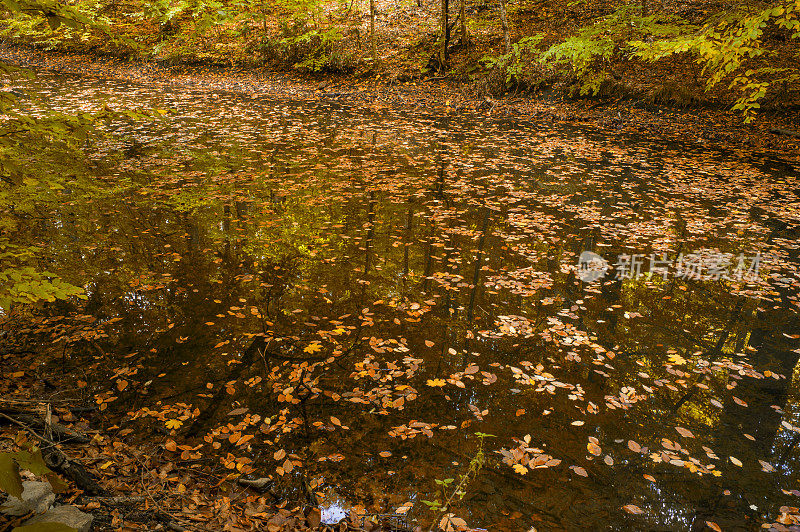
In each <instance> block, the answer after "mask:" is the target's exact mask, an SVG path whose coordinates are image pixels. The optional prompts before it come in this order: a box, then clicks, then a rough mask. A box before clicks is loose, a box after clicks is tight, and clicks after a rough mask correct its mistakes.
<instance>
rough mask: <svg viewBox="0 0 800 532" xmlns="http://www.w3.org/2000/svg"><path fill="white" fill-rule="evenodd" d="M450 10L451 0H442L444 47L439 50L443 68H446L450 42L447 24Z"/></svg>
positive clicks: (440, 63) (440, 64) (440, 62)
mask: <svg viewBox="0 0 800 532" xmlns="http://www.w3.org/2000/svg"><path fill="white" fill-rule="evenodd" d="M449 10H450V2H449V0H442V49H441V51H440V52H439V66H440V68H441V69H442V70H444V69H445V68H446V65H447V46H448V45H449V44H450V28H448V26H447V15H448V11H449Z"/></svg>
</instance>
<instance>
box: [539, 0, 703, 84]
mask: <svg viewBox="0 0 800 532" xmlns="http://www.w3.org/2000/svg"><path fill="white" fill-rule="evenodd" d="M693 28H694V27H693V26H691V25H690V24H688V23H686V22H685V21H684V20H682V19H681V18H680V17H676V16H668V15H662V14H658V15H650V16H642V15H641V6H637V5H626V6H622V7H620V8H618V9H617V10H616V11H615V12H614V13H612V14H611V15H609V16H607V17H605V18H603V19H601V20H600V21H598V22H596V23H595V24H592V25H591V26H586V27H584V28H581V29H580V30H579V31H578V34H577V35H575V36H572V37H568V38H567V39H565V40H564V41H562V42H560V43H556V44H554V45H552V46H551V47H550V48H548V49H547V50H545V51H544V52H543V53H542V54H541V56H540V57H539V60H540V61H541V62H542V63H545V64H548V65H551V66H555V67H559V66H561V67H563V66H567V67H570V68H571V69H572V72H573V74H574V76H575V77H576V78H577V80H578V82H579V83H580V88H579V92H580V95H581V96H585V95H587V94H591V95H597V94H598V93H599V92H600V87H601V85H602V84H603V82H604V81H606V80H607V79H609V76H610V74H609V70H608V69H609V66H608V63H609V61H610V60H611V58H612V56H613V55H614V54H615V53H617V52H620V51H623V49H624V48H626V43H627V41H628V40H629V39H631V38H633V37H638V38H651V39H652V38H663V37H669V36H674V35H679V34H681V33H685V32H687V31H691V30H692V29H693Z"/></svg>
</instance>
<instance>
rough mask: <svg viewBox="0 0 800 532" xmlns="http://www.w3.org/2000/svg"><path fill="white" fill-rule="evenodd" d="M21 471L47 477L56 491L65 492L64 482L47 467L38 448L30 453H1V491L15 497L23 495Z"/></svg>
mask: <svg viewBox="0 0 800 532" xmlns="http://www.w3.org/2000/svg"><path fill="white" fill-rule="evenodd" d="M20 469H24V470H27V471H30V472H31V473H33V474H34V475H39V476H45V477H47V478H48V480H50V482H51V484H52V485H53V490H54V491H57V492H58V491H63V487H64V485H63V482H61V480H60V479H58V477H56V476H55V473H53V471H51V470H50V468H49V467H47V465H46V464H45V463H44V458H43V457H42V451H41V450H40V449H38V448H36V447H33V448H31V449H30V450H29V451H17V452H14V453H8V452H3V453H0V490H2V491H5V492H6V493H8V494H9V495H11V496H13V497H20V496H21V495H22V478H21V477H20V474H19V472H20Z"/></svg>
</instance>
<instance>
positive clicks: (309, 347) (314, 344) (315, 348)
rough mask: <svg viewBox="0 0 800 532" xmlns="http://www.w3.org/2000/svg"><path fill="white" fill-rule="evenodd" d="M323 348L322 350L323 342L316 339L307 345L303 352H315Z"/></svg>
mask: <svg viewBox="0 0 800 532" xmlns="http://www.w3.org/2000/svg"><path fill="white" fill-rule="evenodd" d="M321 350H322V344H320V343H319V342H316V341H315V342H311V343H310V344H308V345H307V346H306V347H305V349H303V352H304V353H309V354H314V353H316V352H317V351H321Z"/></svg>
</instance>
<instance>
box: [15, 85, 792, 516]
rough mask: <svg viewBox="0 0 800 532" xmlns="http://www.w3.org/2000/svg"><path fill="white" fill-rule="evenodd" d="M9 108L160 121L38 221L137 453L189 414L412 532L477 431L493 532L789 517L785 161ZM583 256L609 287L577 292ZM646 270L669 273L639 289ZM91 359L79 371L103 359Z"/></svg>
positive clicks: (567, 142) (228, 111)
mask: <svg viewBox="0 0 800 532" xmlns="http://www.w3.org/2000/svg"><path fill="white" fill-rule="evenodd" d="M18 87H19V89H21V90H23V91H24V92H25V96H24V97H23V101H22V104H23V105H24V106H26V107H27V108H29V109H30V110H31V112H34V110H41V109H50V110H59V111H70V112H73V111H75V110H82V111H86V110H97V109H100V108H102V106H104V105H108V106H110V107H111V108H114V109H126V108H128V109H130V108H133V107H135V106H141V107H143V108H160V109H169V110H171V113H170V114H168V115H167V116H166V117H165V118H163V119H160V120H156V121H153V122H137V121H132V120H131V121H117V122H114V123H112V124H111V125H109V126H108V128H107V130H108V133H109V135H108V136H107V137H104V138H102V139H97V140H96V141H93V143H92V144H91V146H87V150H88V151H89V152H90V153H91V156H92V160H93V164H92V165H91V167H90V168H89V169H88V170H87V172H88V173H89V174H90V175H91V176H92V178H93V179H94V180H95V182H96V183H97V184H99V186H100V189H101V192H100V193H98V192H95V193H94V195H93V199H92V200H91V201H87V200H85V198H84V199H80V198H75V197H72V196H70V193H71V191H69V190H67V191H65V194H64V198H65V199H64V200H63V202H62V203H61V204H59V205H57V206H55V207H54V209H53V212H52V215H51V216H50V217H48V218H46V219H43V220H40V221H39V222H37V223H36V224H35V226H32V227H31V228H30V238H31V239H33V240H34V241H39V242H44V243H46V244H47V247H48V254H49V256H50V259H51V260H52V262H53V266H52V268H50V269H53V268H55V269H56V270H58V271H59V272H61V273H62V274H63V275H64V276H65V278H67V279H68V280H69V281H71V282H73V283H75V284H79V285H81V286H84V287H86V290H87V292H88V294H89V298H88V301H87V302H86V306H85V308H84V309H82V311H81V312H82V313H84V314H86V315H90V316H94V317H95V318H97V320H98V321H97V323H98V324H101V325H102V326H103V329H104V331H105V333H106V334H107V335H108V337H107V338H99V339H96V340H94V342H95V343H96V344H97V345H98V346H99V347H100V348H101V349H102V350H103V352H104V353H105V354H106V358H104V359H103V360H102V362H101V363H99V364H97V363H95V365H93V366H89V367H90V368H92V369H91V371H93V372H94V379H95V382H96V381H97V379H103V378H105V379H108V378H115V379H116V380H119V378H120V373H119V372H118V371H116V370H117V368H121V369H122V370H123V373H122V377H124V378H125V379H126V381H127V382H129V387H128V388H126V389H125V390H124V391H122V392H119V391H118V389H117V388H116V387H114V386H113V382H114V381H107V382H109V383H110V384H109V386H108V387H109V389H110V390H111V391H109V392H108V394H107V395H106V397H111V396H116V397H119V399H118V400H116V401H113V402H111V403H110V404H109V410H110V411H111V412H117V413H118V414H124V413H126V411H130V412H137V411H138V414H137V415H138V416H139V419H137V420H135V421H130V420H129V421H125V422H123V423H127V424H128V425H125V426H131V427H137V431H138V434H140V435H142V436H147V435H148V434H152V436H153V437H157V438H162V437H163V436H162V435H160V434H158V433H157V432H155V431H154V429H153V428H152V426H153V423H150V424H149V425H148V424H147V423H145V422H144V420H145V419H152V418H153V417H155V418H156V419H160V420H161V421H163V419H164V418H165V417H166V418H169V417H175V416H178V415H181V414H183V413H188V412H192V411H194V409H195V408H196V409H198V411H199V412H201V415H200V416H199V417H197V418H190V419H187V420H185V423H184V425H183V426H182V427H181V428H180V429H179V430H178V431H177V435H176V436H173V437H175V439H177V440H179V441H181V442H182V441H190V442H191V441H194V442H197V443H200V442H202V441H203V437H204V436H205V438H206V439H205V442H206V443H205V447H204V448H203V449H204V450H203V452H204V454H205V455H208V456H212V457H214V460H222V461H223V462H225V461H226V460H231V459H235V458H240V459H241V458H244V459H246V460H252V461H253V462H252V464H248V465H250V466H251V467H253V468H254V469H255V471H254V472H253V475H255V476H264V475H267V474H273V475H275V476H276V477H277V476H279V473H280V472H278V471H276V467H278V466H283V465H285V462H284V461H285V458H282V459H279V460H277V461H276V459H275V451H276V450H278V449H285V450H286V452H287V453H289V454H291V453H295V454H296V455H297V457H299V458H300V459H301V460H300V461H302V463H303V464H302V466H301V467H293V470H292V471H291V472H285V471H283V472H284V475H283V476H280V481H279V482H278V486H277V487H276V489H278V490H284V491H285V492H286V493H289V492H291V490H293V489H295V490H296V489H298V486H300V485H302V483H303V482H305V483H306V484H310V485H311V487H312V490H315V491H319V492H321V493H323V494H324V497H325V498H324V499H323V502H322V504H323V506H324V507H326V508H327V510H326V511H327V516H328V517H329V518H332V519H333V518H336V517H337V515H338V514H340V513H341V512H342V511H344V510H346V509H347V508H350V507H352V506H356V507H358V508H359V509H364V510H366V511H368V512H371V513H392V512H394V511H395V510H396V509H397V508H398V507H400V506H402V505H404V503H407V502H411V503H414V506H413V508H412V510H411V511H410V512H409V514H408V519H409V521H411V520H413V519H415V518H416V519H420V520H421V521H422V522H427V520H428V519H429V516H430V512H429V511H428V510H426V508H425V505H424V504H423V503H422V502H421V501H422V500H433V499H435V498H436V493H435V492H436V489H437V485H436V483H435V479H446V478H458V475H459V474H462V473H464V472H465V471H466V470H467V465H468V463H469V462H470V460H471V459H472V458H473V457H475V456H476V453H477V450H478V446H479V441H480V439H479V438H478V437H476V436H475V433H478V432H479V433H485V434H491V435H492V436H491V437H485V438H484V440H483V449H484V452H485V463H484V466H483V468H482V470H481V471H480V473H479V474H478V475H477V477H476V478H475V479H474V480H473V481H472V482H471V483H470V484H469V485H468V487H467V489H466V495H465V496H464V498H463V500H461V501H457V502H456V504H455V505H454V506H453V508H452V510H453V512H454V513H456V514H457V515H458V516H460V517H463V518H464V519H466V521H467V522H468V523H469V524H470V525H472V526H476V527H484V528H489V529H492V530H528V529H529V528H530V527H536V529H537V530H612V529H614V530H702V529H704V528H706V527H707V525H706V524H705V522H706V521H710V522H714V523H717V524H718V525H719V526H720V527H722V529H723V530H751V529H758V528H759V527H760V526H761V524H762V523H774V522H775V521H776V519H777V518H779V517H780V516H781V507H782V506H784V505H786V506H795V505H797V504H798V497H797V496H796V495H795V493H798V492H794V493H793V492H792V490H796V489H797V488H798V487H799V486H798V485H797V479H798V469H799V468H798V466H797V459H798V455H799V454H800V449H798V445H797V444H798V441H800V433H799V432H798V431H799V430H800V429H797V428H796V427H798V426H800V418H799V416H800V408H798V406H799V405H798V386H797V385H798V383H797V378H796V374H795V366H796V363H797V361H798V356H800V355H799V354H798V351H797V349H798V340H797V338H798V333H800V321H799V320H798V292H797V287H798V281H800V271H798V237H800V208H799V207H800V183H799V182H798V176H799V175H800V174H799V173H798V170H797V169H796V168H793V167H792V166H791V165H790V164H787V163H785V162H781V161H775V160H767V159H762V158H758V157H755V156H747V155H743V154H736V153H721V152H716V151H704V150H702V149H698V148H696V147H693V146H690V145H686V144H682V143H680V142H672V143H665V142H661V141H651V140H648V139H644V138H630V137H622V136H620V135H613V134H612V135H609V134H607V133H604V132H603V131H599V130H598V131H592V130H582V129H578V128H573V127H566V126H553V125H542V124H536V123H526V122H518V121H504V120H499V119H494V118H485V117H468V116H460V115H458V114H450V115H447V116H433V115H425V114H409V113H402V112H397V111H391V110H386V109H383V110H370V109H363V108H350V107H347V106H341V105H338V104H335V103H331V102H314V101H307V102H299V101H287V100H274V99H265V98H261V97H258V96H250V95H237V94H231V93H217V92H200V91H197V92H193V91H191V90H187V89H185V88H175V87H169V86H148V85H139V84H132V83H125V82H117V81H107V80H93V79H87V78H77V77H65V76H53V75H42V76H40V78H39V79H38V80H35V81H30V82H24V83H21V84H18ZM584 251H592V252H594V253H597V254H599V255H601V256H602V257H604V258H606V259H607V260H608V261H609V262H610V263H611V265H612V266H613V265H614V263H617V268H616V269H612V270H609V271H608V272H607V274H606V275H605V276H604V277H602V278H600V279H599V280H597V281H594V282H591V283H584V282H581V281H580V280H579V279H578V278H577V277H576V275H578V274H579V273H580V272H579V271H577V268H576V267H577V265H578V257H579V256H580V254H581V253H582V252H584ZM653 254H654V255H656V256H657V257H658V258H659V259H663V255H664V254H666V255H667V257H666V262H665V263H663V264H662V266H663V265H664V264H667V263H668V264H670V265H671V266H670V268H669V269H668V271H666V272H664V271H663V270H654V271H653V272H652V274H650V275H648V274H647V272H648V271H649V270H650V267H651V261H650V257H651V255H653ZM681 254H682V259H683V262H682V263H681V264H682V265H683V270H677V269H676V267H677V266H679V265H680V264H679V261H678V257H679V256H681ZM757 254H760V255H758V256H760V260H761V262H760V264H758V268H754V264H753V261H754V257H756V256H757ZM623 255H630V256H632V258H630V259H629V262H627V263H626V262H625V259H624V257H623V258H620V257H621V256H623ZM740 259H741V260H742V262H741V263H740ZM698 265H699V266H698ZM654 266H657V265H654ZM737 267H738V270H737ZM698 268H700V269H698ZM715 268H716V269H715ZM748 270H749V272H748ZM756 270H757V271H756ZM623 273H627V275H623ZM639 273H641V274H639ZM697 274H701V275H703V276H704V278H702V279H698V278H697ZM740 274H748V279H747V280H746V282H742V281H740V280H739V279H738V278H737V275H740ZM726 276H727V277H728V278H726ZM76 345H77V346H78V347H76V348H75V350H74V352H72V354H71V357H72V358H71V359H70V360H72V362H73V363H74V365H75V369H74V374H75V375H76V376H80V375H82V372H83V371H86V367H87V366H86V365H85V364H84V363H83V362H85V359H89V360H91V359H93V358H94V357H97V356H98V355H97V352H95V350H93V349H91V348H88V347H86V348H85V349H84V350H81V349H79V346H80V345H83V344H76ZM70 371H73V370H70ZM123 405H124V406H123ZM131 405H133V406H132V407H131ZM142 409H146V410H142ZM143 412H144V414H143ZM151 413H154V414H151ZM231 414H232V415H231ZM158 415H161V418H158ZM129 418H130V416H129ZM129 418H128V419H129ZM158 425H160V423H159V424H158ZM232 433H239V434H238V436H236V437H233V436H231V434H232ZM248 435H253V436H254V437H253V438H252V439H248V440H245V441H243V442H240V443H238V444H233V443H231V442H232V441H233V442H236V441H237V438H238V437H245V436H248ZM210 442H214V443H213V445H212V443H210ZM215 447H216V448H215ZM515 466H516V467H515ZM626 505H635V507H637V508H638V509H640V510H641V512H642V513H641V514H638V511H637V510H636V509H633V508H631V507H628V509H629V510H632V509H633V511H634V513H631V512H630V511H626V510H625V509H624V508H623V507H625V506H626ZM783 510H784V511H785V510H787V509H786V508H784V509H783ZM787 519H788V520H787ZM784 520H785V521H786V524H787V525H789V524H790V523H791V518H785V519H784ZM706 529H707V528H706Z"/></svg>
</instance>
